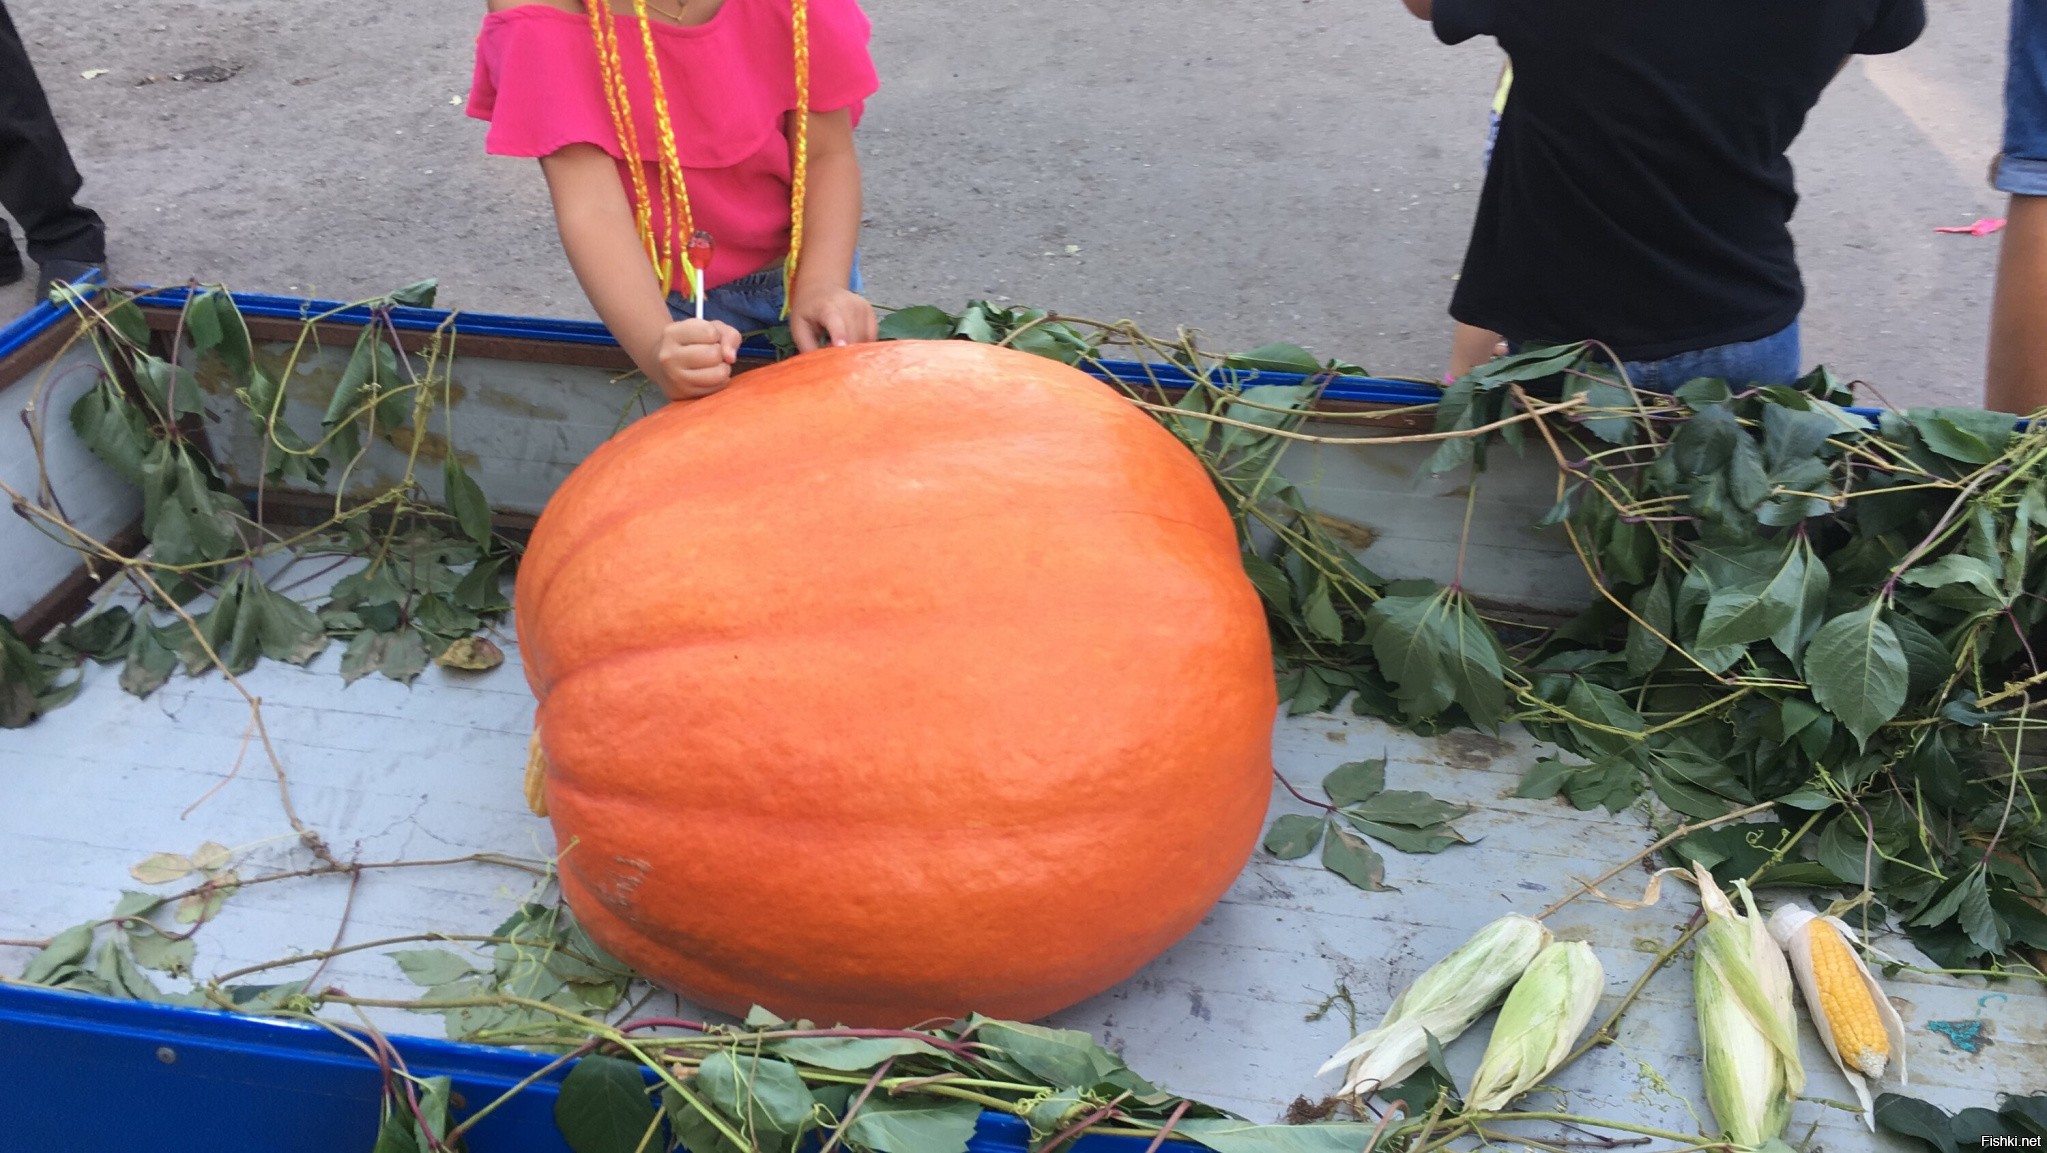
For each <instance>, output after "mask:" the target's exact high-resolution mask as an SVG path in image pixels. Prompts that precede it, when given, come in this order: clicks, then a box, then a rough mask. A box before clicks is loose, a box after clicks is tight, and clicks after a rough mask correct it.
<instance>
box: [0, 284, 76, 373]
mask: <svg viewBox="0 0 2047 1153" xmlns="http://www.w3.org/2000/svg"><path fill="white" fill-rule="evenodd" d="M99 279H100V274H99V273H97V272H95V273H92V274H91V275H89V276H87V277H85V278H84V279H83V280H81V281H79V282H78V283H80V284H98V283H99ZM70 313H71V310H70V309H68V308H59V307H57V306H56V305H54V304H51V303H50V302H49V301H47V300H45V301H40V302H38V303H37V304H36V306H35V307H34V308H31V309H29V310H28V311H27V312H24V313H22V314H21V315H20V316H17V317H15V318H14V319H13V320H11V321H9V322H8V323H7V326H6V327H5V328H0V360H5V359H7V358H8V357H10V356H13V355H14V354H15V353H17V352H20V351H21V350H22V348H23V347H24V346H26V345H27V344H28V342H29V341H31V340H34V339H35V338H36V337H38V336H41V335H42V334H43V333H45V332H48V331H49V330H50V329H51V328H53V327H55V325H56V324H57V322H58V321H61V320H63V319H64V318H65V317H66V316H68V315H70Z"/></svg>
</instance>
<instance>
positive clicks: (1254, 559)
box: [1244, 551, 1294, 611]
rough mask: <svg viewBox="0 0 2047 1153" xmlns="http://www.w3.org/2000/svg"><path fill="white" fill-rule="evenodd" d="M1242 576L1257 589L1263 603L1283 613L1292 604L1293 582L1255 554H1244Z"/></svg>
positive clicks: (1275, 566)
mask: <svg viewBox="0 0 2047 1153" xmlns="http://www.w3.org/2000/svg"><path fill="white" fill-rule="evenodd" d="M1244 575H1246V576H1248V577H1250V578H1251V583H1252V585H1254V586H1255V587H1256V588H1257V589H1258V595H1260V596H1262V597H1264V598H1265V603H1267V604H1269V605H1272V606H1274V607H1275V608H1278V609H1281V610H1282V611H1284V610H1285V609H1287V608H1288V607H1290V606H1291V605H1292V604H1293V603H1294V586H1293V582H1291V581H1289V580H1288V579H1287V575H1286V573H1285V572H1284V571H1282V570H1281V569H1280V567H1279V566H1278V565H1276V564H1273V563H1272V562H1271V561H1269V560H1266V559H1265V558H1264V557H1262V556H1259V555H1258V554H1257V553H1255V552H1249V551H1246V552H1245V553H1244Z"/></svg>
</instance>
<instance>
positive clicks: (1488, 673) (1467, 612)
mask: <svg viewBox="0 0 2047 1153" xmlns="http://www.w3.org/2000/svg"><path fill="white" fill-rule="evenodd" d="M1449 608H1450V613H1449V616H1448V617H1447V618H1446V619H1445V620H1444V621H1443V622H1442V625H1441V627H1440V631H1441V632H1443V633H1446V634H1447V636H1446V638H1445V639H1446V644H1445V657H1446V659H1445V661H1444V667H1445V669H1446V670H1447V671H1448V673H1449V676H1450V683H1451V685H1452V687H1453V689H1454V692H1455V697H1456V701H1457V703H1458V704H1460V705H1462V706H1464V712H1465V715H1466V716H1468V717H1470V718H1471V722H1472V723H1473V724H1475V725H1478V726H1479V727H1480V728H1495V727H1497V726H1498V725H1499V723H1500V717H1501V716H1502V715H1503V714H1504V713H1505V712H1506V710H1507V685H1506V676H1507V674H1506V670H1505V667H1504V666H1505V664H1506V653H1504V652H1503V651H1501V649H1500V641H1499V638H1498V637H1496V636H1494V635H1493V630H1492V629H1490V628H1488V627H1486V623H1485V621H1483V620H1482V619H1480V618H1479V615H1478V612H1477V610H1475V609H1473V608H1472V607H1471V602H1470V601H1469V600H1467V599H1465V597H1464V596H1463V595H1462V594H1453V595H1452V596H1451V597H1450V599H1449Z"/></svg>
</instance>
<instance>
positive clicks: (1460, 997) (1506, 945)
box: [1316, 915, 1550, 1096]
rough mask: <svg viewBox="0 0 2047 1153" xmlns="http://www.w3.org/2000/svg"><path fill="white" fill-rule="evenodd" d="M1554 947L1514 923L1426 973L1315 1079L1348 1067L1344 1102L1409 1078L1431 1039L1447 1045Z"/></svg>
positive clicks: (1493, 927) (1532, 927)
mask: <svg viewBox="0 0 2047 1153" xmlns="http://www.w3.org/2000/svg"><path fill="white" fill-rule="evenodd" d="M1549 942H1550V933H1549V930H1548V929H1545V928H1543V927H1542V923H1541V922H1540V921H1537V920H1534V919H1533V918H1530V917H1523V916H1519V915H1509V916H1505V917H1501V918H1500V919H1499V920H1497V921H1494V922H1493V923H1492V924H1490V925H1487V926H1486V927H1485V928H1483V929H1480V930H1479V931H1478V932H1477V933H1476V934H1474V935H1473V936H1472V938H1471V939H1470V940H1469V941H1466V942H1465V943H1464V944H1462V945H1459V946H1458V947H1457V948H1456V949H1454V950H1452V951H1451V952H1450V955H1449V956H1447V957H1444V958H1443V959H1442V960H1440V961H1438V962H1436V963H1435V964H1434V965H1432V966H1430V967H1429V970H1428V971H1427V972H1425V973H1423V974H1422V975H1421V976H1419V977H1417V978H1415V981H1414V983H1413V984H1411V985H1409V986H1408V987H1407V988H1406V989H1405V990H1403V991H1402V992H1401V994H1400V996H1398V997H1396V998H1394V1001H1393V1004H1392V1006H1391V1007H1389V1008H1388V1009H1387V1010H1386V1018H1385V1020H1383V1021H1381V1022H1380V1023H1379V1027H1378V1028H1376V1029H1373V1030H1371V1031H1370V1032H1367V1033H1360V1034H1358V1035H1357V1036H1356V1037H1353V1038H1351V1040H1350V1043H1349V1044H1347V1045H1345V1046H1344V1047H1343V1048H1341V1049H1338V1050H1337V1051H1336V1054H1335V1056H1332V1057H1331V1058H1329V1060H1328V1061H1327V1062H1326V1063H1325V1064H1324V1065H1323V1066H1322V1068H1321V1069H1320V1070H1319V1071H1317V1073H1316V1076H1321V1075H1322V1074H1324V1073H1327V1072H1329V1071H1330V1070H1332V1069H1338V1068H1342V1067H1343V1066H1344V1065H1345V1064H1348V1065H1349V1066H1350V1071H1349V1073H1348V1074H1347V1075H1346V1076H1345V1077H1344V1082H1343V1088H1341V1089H1339V1090H1338V1091H1337V1092H1338V1095H1339V1096H1348V1095H1350V1094H1353V1093H1372V1092H1375V1091H1377V1090H1378V1089H1379V1088H1381V1087H1382V1086H1386V1085H1393V1084H1397V1083H1399V1082H1400V1081H1402V1080H1405V1079H1406V1078H1408V1077H1410V1076H1412V1075H1413V1074H1414V1072H1415V1070H1417V1069H1420V1068H1421V1067H1422V1065H1423V1064H1424V1063H1425V1062H1427V1061H1428V1059H1429V1036H1430V1035H1431V1034H1433V1035H1434V1036H1435V1038H1436V1040H1437V1041H1439V1042H1441V1043H1443V1044H1445V1045H1447V1044H1449V1043H1450V1041H1451V1040H1452V1039H1454V1038H1456V1037H1457V1036H1458V1035H1459V1034H1461V1033H1463V1032H1464V1031H1465V1030H1466V1029H1468V1028H1470V1027H1471V1023H1472V1022H1473V1021H1476V1020H1478V1019H1479V1017H1480V1016H1481V1015H1483V1014H1484V1013H1485V1011H1486V1010H1488V1009H1490V1008H1492V1007H1493V1005H1494V1004H1495V1003H1496V1002H1497V1001H1499V999H1500V997H1501V996H1502V995H1503V994H1505V993H1506V991H1507V990H1508V989H1509V988H1510V987H1512V986H1513V984H1514V982H1515V981H1517V980H1519V979H1520V977H1521V974H1522V973H1523V972H1526V971H1527V969H1528V965H1529V962H1531V961H1533V960H1535V957H1536V954H1538V953H1540V952H1542V949H1543V947H1544V946H1545V945H1548V944H1549Z"/></svg>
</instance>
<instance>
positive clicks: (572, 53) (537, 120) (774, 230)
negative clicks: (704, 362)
mask: <svg viewBox="0 0 2047 1153" xmlns="http://www.w3.org/2000/svg"><path fill="white" fill-rule="evenodd" d="M598 2H602V0H598ZM809 14H810V107H811V110H812V111H814V112H830V111H834V110H836V109H840V108H851V109H852V111H853V118H854V121H855V122H856V123H857V122H858V121H859V117H860V112H861V107H862V104H863V102H864V101H865V100H866V98H867V97H868V96H871V95H873V94H874V91H875V89H876V88H877V87H878V86H879V85H878V81H877V80H876V78H875V74H874V63H873V61H872V59H870V58H869V56H868V53H867V41H868V35H869V28H868V23H867V15H866V13H864V12H862V11H861V10H860V5H859V3H858V2H857V0H810V6H809ZM649 23H651V24H652V29H653V33H654V47H655V54H656V58H657V59H658V60H659V62H660V66H661V81H662V84H663V86H664V87H665V88H666V90H667V93H668V105H669V118H670V121H671V123H672V124H673V125H674V128H675V141H676V149H677V152H678V154H679V156H680V159H681V162H682V169H683V176H684V180H685V183H686V186H687V188H688V191H689V204H690V211H691V214H692V215H693V216H694V218H695V224H696V227H698V228H700V229H704V230H706V231H708V232H710V233H711V235H712V238H713V240H714V241H715V242H716V249H715V252H714V254H713V257H712V261H711V271H710V276H709V278H708V280H709V283H710V284H711V285H712V286H716V285H719V284H723V283H725V282H727V281H730V280H735V279H738V278H739V277H742V276H745V275H747V274H748V273H751V272H756V271H758V270H760V269H762V268H766V267H768V266H770V265H772V264H775V263H776V262H778V261H780V260H781V259H782V258H783V257H784V256H786V255H788V252H789V186H790V168H791V163H792V156H791V147H790V141H789V139H788V132H787V128H788V119H787V114H788V113H789V112H791V111H793V110H794V109H795V107H796V67H795V55H794V54H795V48H794V42H793V33H792V32H791V26H790V15H789V0H725V4H724V6H723V7H722V8H720V9H718V11H717V13H716V14H715V15H713V16H712V17H711V19H710V20H708V21H706V22H705V23H703V24H699V25H695V26H690V27H684V26H680V25H675V24H668V23H663V22H661V21H650V22H649ZM618 36H619V56H620V65H621V69H622V71H623V72H624V74H625V79H626V86H627V88H628V89H629V90H630V91H631V93H632V110H633V119H634V128H635V130H636V131H637V133H638V136H639V149H640V157H641V160H642V161H643V163H644V166H645V168H646V181H647V189H648V194H649V196H651V197H652V198H653V199H654V201H655V204H654V213H655V227H656V228H657V229H666V228H669V227H671V226H670V225H669V224H668V223H667V222H666V221H665V220H662V219H661V216H662V213H661V205H660V199H661V196H660V187H661V184H660V169H659V167H658V161H659V158H660V155H661V153H660V147H661V145H660V136H659V134H658V131H657V129H656V126H655V125H656V122H655V119H654V104H653V92H652V89H651V87H650V85H649V83H648V78H647V57H646V47H645V44H644V42H643V40H642V39H641V31H640V22H639V21H638V20H635V19H633V18H631V17H620V18H619V21H618ZM469 115H471V116H474V117H476V118H477V119H479V120H488V121H489V122H490V131H489V132H488V133H487V134H486V135H485V137H484V149H485V151H487V152H490V153H492V154H493V155H497V156H547V155H549V154H550V153H553V152H555V151H557V150H559V149H561V148H564V147H566V146H568V145H570V144H594V145H596V146H597V147H599V148H602V149H604V150H605V151H606V152H608V153H610V154H611V155H612V156H613V157H614V158H616V159H617V160H618V161H619V179H620V180H621V181H622V182H624V183H625V186H626V190H627V195H629V196H630V195H631V191H632V178H631V173H630V172H628V171H627V169H626V167H625V159H624V156H625V151H624V149H622V148H621V147H620V146H619V138H618V131H617V129H616V127H615V126H614V123H613V121H612V118H611V110H610V107H609V105H607V104H606V102H605V97H604V86H603V81H602V74H601V73H600V72H599V70H598V64H597V47H596V44H595V43H594V41H593V38H592V36H591V32H590V21H589V18H588V17H587V16H585V15H583V14H582V13H578V12H565V11H563V10H561V9H559V8H554V7H550V6H548V5H545V4H527V5H523V6H520V7H516V8H509V9H505V10H503V11H500V12H493V13H491V14H489V15H488V16H486V17H484V21H483V31H482V32H481V33H479V34H478V36H477V39H476V76H475V80H474V81H473V83H472V84H471V86H470V89H469Z"/></svg>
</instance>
